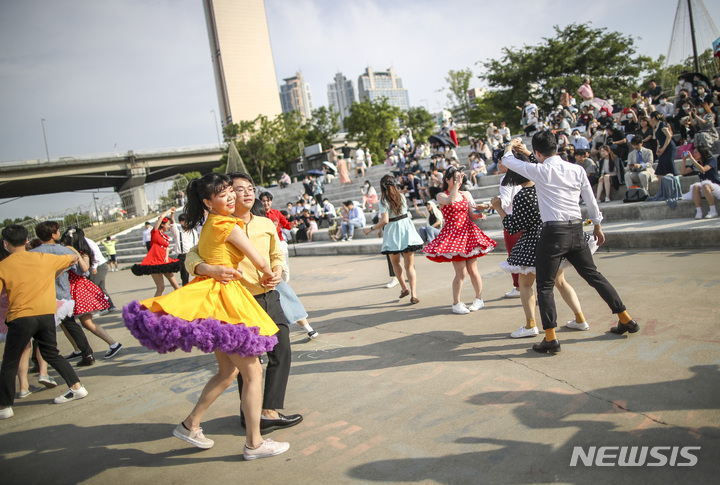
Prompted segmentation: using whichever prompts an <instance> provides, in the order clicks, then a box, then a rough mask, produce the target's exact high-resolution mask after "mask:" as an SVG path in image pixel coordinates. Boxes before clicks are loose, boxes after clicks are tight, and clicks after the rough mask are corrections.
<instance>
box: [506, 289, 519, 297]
mask: <svg viewBox="0 0 720 485" xmlns="http://www.w3.org/2000/svg"><path fill="white" fill-rule="evenodd" d="M505 298H520V290H518V289H517V288H513V289H512V290H510V291H508V292H507V293H505Z"/></svg>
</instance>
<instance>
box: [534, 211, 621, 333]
mask: <svg viewBox="0 0 720 485" xmlns="http://www.w3.org/2000/svg"><path fill="white" fill-rule="evenodd" d="M563 257H565V258H566V259H567V260H568V262H570V264H572V265H573V267H574V268H575V270H577V272H578V274H579V275H580V276H581V277H582V278H583V279H584V280H585V281H587V283H588V284H589V285H590V286H592V287H593V288H595V291H597V292H598V294H599V295H600V298H602V299H603V300H604V301H605V303H607V305H608V306H609V307H610V310H612V312H613V313H620V312H623V311H625V305H623V302H622V300H621V299H620V296H619V295H618V294H617V291H615V288H613V286H612V285H611V284H610V282H609V281H608V280H607V279H605V277H604V276H603V275H602V273H600V272H599V271H598V269H597V267H596V266H595V262H594V261H593V258H592V253H591V252H590V248H589V247H588V244H587V241H585V236H584V234H583V227H582V224H563V225H553V226H544V227H543V229H542V232H541V233H540V241H538V245H537V248H536V251H535V268H536V271H537V292H538V305H539V306H540V318H541V319H542V326H543V328H555V327H557V310H556V309H555V295H554V294H553V288H554V286H555V277H556V276H557V273H558V269H559V268H560V262H561V260H562V258H563Z"/></svg>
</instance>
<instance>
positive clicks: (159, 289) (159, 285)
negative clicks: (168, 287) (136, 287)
mask: <svg viewBox="0 0 720 485" xmlns="http://www.w3.org/2000/svg"><path fill="white" fill-rule="evenodd" d="M150 276H152V279H153V282H154V283H155V297H158V296H160V295H162V294H163V291H164V290H165V281H163V275H161V274H159V273H153V274H151V275H150Z"/></svg>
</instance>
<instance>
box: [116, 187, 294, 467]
mask: <svg viewBox="0 0 720 485" xmlns="http://www.w3.org/2000/svg"><path fill="white" fill-rule="evenodd" d="M187 201H188V202H187V205H186V207H185V217H186V219H185V220H186V223H187V225H188V227H190V228H194V227H195V226H196V225H198V224H199V223H200V222H201V221H202V218H203V213H204V211H205V210H207V211H208V212H209V215H208V216H207V219H206V220H205V224H204V226H203V231H202V233H201V235H200V241H199V244H198V250H199V252H200V256H201V257H202V258H203V259H204V260H205V261H206V262H207V263H209V264H222V265H226V266H228V267H232V268H236V267H237V266H238V263H239V262H240V261H241V260H242V259H243V257H248V258H250V261H252V263H253V265H254V266H255V267H256V268H257V269H258V270H259V271H261V272H262V273H263V274H264V275H266V276H267V275H269V274H270V273H271V272H272V268H270V264H269V263H268V261H266V260H265V259H264V258H263V257H262V256H261V255H260V254H259V253H258V252H257V251H256V250H255V248H254V247H253V246H252V244H251V243H250V240H249V239H248V237H247V235H246V234H245V232H244V228H243V222H242V221H241V220H240V219H237V218H235V217H233V216H232V213H233V211H234V209H235V193H234V192H233V190H232V183H231V181H230V179H229V178H228V177H226V176H225V175H220V174H209V175H206V176H204V177H202V178H200V179H197V180H193V181H192V182H191V183H190V185H189V186H188V189H187ZM263 281H264V278H263V280H261V283H262V282H263ZM123 319H124V320H125V325H126V326H127V327H128V329H129V330H130V332H131V333H132V334H133V336H134V337H135V338H137V339H138V341H139V342H140V343H141V344H142V345H143V346H145V347H147V348H149V349H152V350H155V351H157V352H159V353H166V352H173V351H175V350H177V349H181V350H184V351H185V352H190V350H191V349H192V348H193V347H196V348H198V349H199V350H201V351H202V352H205V353H210V352H213V353H214V354H215V358H216V359H217V362H218V371H217V374H215V376H213V377H212V378H211V379H210V381H209V382H208V383H207V384H206V385H205V388H204V389H203V391H202V394H201V395H200V398H199V399H198V402H197V404H196V405H195V407H194V409H193V410H192V412H191V413H190V415H188V417H187V418H186V419H185V420H184V421H183V422H182V423H180V424H179V425H178V426H177V428H176V429H175V431H174V432H173V435H175V436H176V437H177V438H180V439H182V440H184V441H187V442H188V443H191V444H193V445H195V446H197V447H199V448H211V447H212V446H213V444H214V442H213V441H212V440H210V439H208V438H206V437H205V436H204V435H203V433H202V428H200V421H201V419H202V417H203V415H204V414H205V412H206V411H207V409H208V408H209V407H210V405H211V404H212V403H213V402H214V401H215V400H216V399H217V398H218V397H219V396H220V395H221V394H222V393H223V392H224V391H225V390H226V389H227V388H228V387H230V385H231V384H232V383H233V381H234V380H235V378H236V377H237V374H238V372H239V373H240V374H241V375H242V379H243V393H242V407H243V412H244V414H245V420H246V425H247V427H246V430H247V435H246V438H245V448H244V452H243V455H244V457H245V459H247V460H252V459H255V458H264V457H267V456H274V455H278V454H280V453H284V452H285V451H287V449H288V448H289V446H290V445H289V444H288V443H280V442H275V441H273V440H270V439H267V440H263V437H262V435H261V433H260V412H261V408H262V374H263V371H262V366H261V364H260V361H259V359H258V356H259V355H261V354H263V353H265V352H267V351H269V350H272V348H273V347H274V346H275V344H276V343H277V337H275V334H276V333H277V331H278V328H277V326H276V325H275V323H274V322H273V321H272V319H271V318H270V317H269V316H268V314H267V313H266V312H265V311H264V310H263V309H262V308H261V307H260V306H259V305H258V304H257V302H256V301H255V298H253V296H252V295H251V294H250V293H249V292H248V291H247V290H246V289H245V288H244V287H243V286H242V284H241V283H240V281H237V280H236V281H232V282H230V283H228V284H222V283H219V282H217V281H215V280H214V279H212V278H207V277H202V276H199V277H196V278H195V279H193V280H192V281H191V282H190V283H189V284H187V285H186V286H183V287H182V288H180V289H179V290H176V291H174V292H172V293H170V294H168V295H165V296H159V297H155V298H150V299H148V300H143V301H141V302H138V301H133V302H131V303H130V304H128V305H126V306H125V308H123Z"/></svg>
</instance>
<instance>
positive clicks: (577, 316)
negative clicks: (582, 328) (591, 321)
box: [575, 312, 585, 323]
mask: <svg viewBox="0 0 720 485" xmlns="http://www.w3.org/2000/svg"><path fill="white" fill-rule="evenodd" d="M584 321H585V315H583V313H582V312H580V313H576V314H575V322H576V323H583V322H584Z"/></svg>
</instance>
